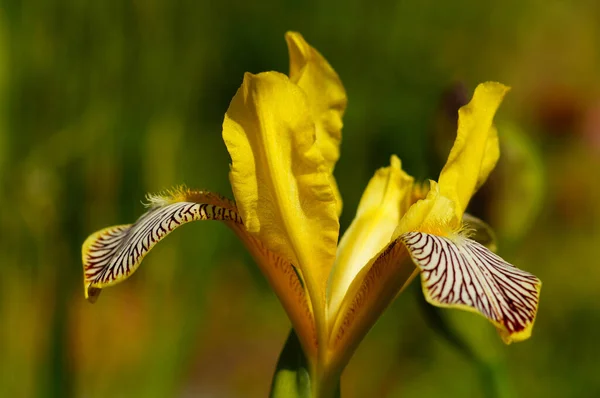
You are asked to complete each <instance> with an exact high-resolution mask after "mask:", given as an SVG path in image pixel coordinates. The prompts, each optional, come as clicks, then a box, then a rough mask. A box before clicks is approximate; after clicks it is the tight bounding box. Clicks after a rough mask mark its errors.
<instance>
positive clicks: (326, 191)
mask: <svg viewBox="0 0 600 398" xmlns="http://www.w3.org/2000/svg"><path fill="white" fill-rule="evenodd" d="M223 139H224V140H225V144H226V145H227V149H228V151H229V154H230V156H231V160H232V164H231V172H230V174H229V177H230V180H231V185H232V188H233V193H234V195H235V199H236V202H237V206H238V209H239V211H240V215H241V216H242V219H243V221H244V224H245V225H246V228H247V229H248V231H249V233H250V234H252V235H253V236H255V237H256V238H258V239H259V240H260V241H261V242H263V243H264V244H265V245H266V246H267V247H268V248H269V249H270V250H272V251H274V252H276V253H279V254H280V255H282V256H284V257H285V258H286V259H288V260H290V261H291V262H292V263H293V264H294V265H296V266H298V267H299V269H300V271H301V272H302V274H303V276H304V279H305V282H306V284H307V288H308V290H309V292H310V294H311V300H317V301H322V302H324V300H325V289H326V280H327V276H328V275H329V271H330V269H331V267H332V265H333V261H334V259H335V251H336V246H337V238H338V232H339V222H338V217H337V211H336V201H335V197H334V195H333V192H332V189H331V185H330V183H329V174H328V168H327V166H326V165H325V161H324V159H323V156H322V155H321V151H320V150H319V148H318V147H317V145H316V144H315V126H314V122H313V120H312V117H311V113H310V110H309V105H308V100H307V97H306V94H305V93H304V92H303V91H302V90H301V89H300V88H299V87H298V86H297V85H295V84H294V83H292V82H290V80H289V79H288V77H287V76H285V75H283V74H280V73H276V72H266V73H260V74H258V75H252V74H249V73H247V74H246V75H245V76H244V82H243V84H242V86H241V87H240V89H239V90H238V91H237V93H236V95H235V97H234V98H233V100H232V101H231V104H230V106H229V109H228V110H227V113H226V115H225V120H224V122H223ZM315 295H316V297H315ZM313 306H314V307H315V312H318V309H319V305H318V304H317V303H315V302H313ZM316 316H317V317H319V316H321V317H324V314H323V315H317V314H316Z"/></svg>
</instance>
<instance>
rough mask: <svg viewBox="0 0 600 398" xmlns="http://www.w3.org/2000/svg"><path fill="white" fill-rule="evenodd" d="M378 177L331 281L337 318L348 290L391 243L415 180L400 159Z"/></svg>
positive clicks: (348, 234)
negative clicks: (404, 169) (405, 169)
mask: <svg viewBox="0 0 600 398" xmlns="http://www.w3.org/2000/svg"><path fill="white" fill-rule="evenodd" d="M390 163H391V165H390V166H389V167H384V168H381V169H379V170H377V172H376V173H375V175H374V176H373V178H371V181H369V184H368V185H367V188H366V189H365V192H364V193H363V196H362V198H361V200H360V204H359V205H358V211H357V212H356V217H355V218H354V220H353V221H352V224H351V225H350V228H348V230H347V231H346V233H345V234H344V236H343V237H342V239H341V241H340V244H339V247H338V251H337V257H336V260H335V264H334V268H333V270H332V273H331V276H330V279H329V303H328V304H329V310H330V314H332V315H335V314H336V313H337V309H338V308H339V306H340V305H341V302H342V300H343V298H344V296H345V294H346V291H347V290H348V287H349V286H350V284H351V283H352V281H353V280H354V278H355V277H356V275H357V274H358V273H359V272H360V270H361V269H362V268H363V267H364V266H365V265H367V263H368V262H369V260H371V259H372V258H373V257H374V256H375V255H377V254H378V253H379V252H380V251H381V250H382V249H383V248H384V247H385V246H386V245H387V244H388V243H389V242H390V238H391V236H392V233H393V232H394V229H395V228H396V226H397V225H398V221H399V220H400V217H401V216H402V212H403V211H405V210H406V207H407V203H406V202H407V199H409V198H410V193H411V187H412V183H413V178H412V177H410V176H409V175H408V174H406V173H405V172H404V171H403V170H402V168H401V165H400V159H398V158H397V157H396V156H392V158H391V161H390Z"/></svg>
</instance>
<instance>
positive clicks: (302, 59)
mask: <svg viewBox="0 0 600 398" xmlns="http://www.w3.org/2000/svg"><path fill="white" fill-rule="evenodd" d="M285 38H286V41H287V44H288V51H289V56H290V80H291V81H292V82H294V83H296V84H297V85H298V86H299V87H300V88H301V89H302V90H303V91H304V92H305V93H306V95H307V96H308V102H309V107H310V112H311V114H312V116H313V120H314V121H315V127H316V133H317V141H316V144H317V147H318V148H319V150H320V151H321V153H322V154H323V157H324V158H325V164H326V165H327V167H328V168H329V173H333V168H334V167H335V163H336V162H337V160H338V158H339V157H340V141H341V139H342V116H343V115H344V111H345V110H346V104H347V98H346V90H344V86H343V85H342V82H341V80H340V78H339V76H338V75H337V73H336V72H335V70H333V68H332V67H331V65H329V63H328V62H327V60H326V59H325V58H324V57H323V56H322V55H321V54H320V53H319V52H318V51H317V50H315V49H314V48H313V47H311V46H310V45H309V44H308V43H307V42H306V41H305V40H304V38H303V37H302V35H301V34H300V33H296V32H288V33H287V34H286V35H285ZM330 179H331V184H332V186H333V189H334V194H335V195H336V200H337V201H338V214H339V213H340V212H341V210H342V199H341V196H340V194H339V191H338V188H337V184H336V182H335V178H334V177H333V174H332V175H331V177H330Z"/></svg>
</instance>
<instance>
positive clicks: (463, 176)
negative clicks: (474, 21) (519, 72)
mask: <svg viewBox="0 0 600 398" xmlns="http://www.w3.org/2000/svg"><path fill="white" fill-rule="evenodd" d="M508 90H509V88H508V87H506V86H504V85H502V84H500V83H494V82H488V83H482V84H480V85H478V86H477V88H476V89H475V93H474V94H473V98H472V99H471V102H469V103H468V104H467V105H465V106H463V107H462V108H460V110H459V111H458V132H457V136H456V140H455V141H454V146H453V147H452V150H451V151H450V155H449V156H448V160H447V162H446V165H445V166H444V168H443V169H442V172H441V173H440V178H439V180H438V182H439V185H440V192H441V194H442V195H443V196H445V197H447V198H449V199H450V200H452V201H453V202H455V203H456V209H455V210H456V213H457V214H456V215H457V217H458V218H459V219H460V218H461V217H462V213H463V212H464V211H465V209H466V208H467V205H468V203H469V200H470V199H471V196H473V194H474V193H475V191H476V190H477V189H478V188H479V187H480V186H481V184H483V183H484V182H485V180H486V179H487V177H488V175H489V173H490V172H491V171H492V169H493V168H494V166H495V165H496V162H497V161H498V157H499V155H500V150H499V147H498V133H497V131H496V128H495V127H494V126H493V125H492V122H493V119H494V115H495V114H496V110H497V109H498V107H499V106H500V104H501V102H502V99H503V98H504V95H505V94H506V93H507V92H508Z"/></svg>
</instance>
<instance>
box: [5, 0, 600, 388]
mask: <svg viewBox="0 0 600 398" xmlns="http://www.w3.org/2000/svg"><path fill="white" fill-rule="evenodd" d="M286 30H297V31H300V32H301V33H302V34H303V35H304V36H305V38H306V39H307V40H308V41H309V43H311V44H312V45H313V46H315V47H316V48H317V49H318V50H319V51H321V52H322V53H323V54H324V55H325V56H326V58H327V59H328V60H329V61H330V63H331V64H332V65H333V66H334V68H335V69H336V70H337V72H338V73H339V75H340V77H341V79H342V81H343V82H344V84H345V86H346V89H347V91H348V97H349V105H348V110H347V114H346V116H345V119H344V121H345V127H344V131H343V134H344V135H343V143H342V157H341V159H340V161H339V163H338V166H337V168H336V171H335V174H336V177H337V179H338V183H339V186H340V190H341V193H342V195H343V198H344V205H345V207H344V213H343V216H342V220H341V223H342V230H344V229H345V228H346V227H347V226H348V225H349V223H350V222H351V220H352V217H353V215H354V212H355V209H356V206H357V204H358V201H359V199H360V195H361V193H362V190H363V188H364V187H365V186H366V183H367V181H368V179H369V178H370V177H371V175H372V173H373V172H374V171H375V169H376V168H377V167H381V166H385V165H386V164H388V160H389V156H390V155H391V154H392V153H396V154H398V155H399V156H400V157H401V158H402V160H403V166H404V168H405V169H406V170H407V171H409V172H410V173H411V174H413V175H415V176H416V177H418V178H421V179H422V178H427V177H432V178H437V173H438V172H439V169H440V167H441V165H442V164H443V161H444V159H445V156H446V153H447V150H448V148H449V145H450V143H451V141H452V139H453V135H454V133H455V122H456V120H455V118H456V116H455V115H456V110H457V108H458V106H460V104H462V103H463V102H464V101H465V100H466V99H467V98H469V97H470V95H471V92H472V90H473V89H474V87H475V85H476V84H477V83H479V82H482V81H485V80H498V81H501V82H503V83H505V84H508V85H511V86H512V87H513V90H512V91H511V93H510V94H509V96H508V97H507V99H506V100H505V103H504V104H503V105H502V108H501V110H500V113H499V115H498V116H497V119H496V120H497V121H498V126H499V128H500V135H501V142H502V158H501V161H500V163H499V165H498V167H497V169H496V171H495V172H494V173H493V175H492V176H491V177H490V180H489V182H488V184H486V186H485V188H484V189H483V190H482V191H480V192H479V193H478V195H477V197H476V198H475V199H474V201H473V202H472V203H471V211H472V212H473V213H474V214H476V215H478V216H480V217H483V218H485V219H486V220H487V221H489V223H490V224H491V225H492V226H494V227H495V228H496V230H497V232H498V236H499V248H500V254H501V255H502V256H503V257H504V258H506V259H507V260H509V261H511V262H512V263H514V264H516V265H518V266H519V267H521V268H523V269H525V270H528V271H530V272H532V273H534V274H536V275H537V276H538V277H539V278H540V279H542V281H543V283H544V287H543V289H542V297H541V307H540V311H539V315H538V319H537V322H536V326H535V329H534V335H533V337H532V339H530V340H529V341H527V342H524V343H520V344H514V345H511V346H508V347H507V346H504V345H503V344H502V342H501V341H500V339H499V338H498V337H497V336H496V334H495V331H494V328H493V327H492V326H490V325H489V324H488V323H487V322H485V320H483V319H482V318H479V317H477V316H475V315H472V314H464V313H458V312H456V311H454V312H452V311H445V312H443V313H442V316H443V317H444V318H443V319H442V320H440V318H438V314H437V313H432V312H431V310H429V309H425V308H426V307H424V306H422V305H421V303H422V297H421V294H420V289H419V287H418V286H417V284H415V285H414V286H412V287H411V289H409V290H408V291H406V293H405V294H403V295H402V296H401V297H400V298H399V299H398V300H397V301H396V302H395V303H394V304H393V305H392V307H391V308H390V309H389V310H388V311H387V312H386V313H385V315H384V316H383V318H382V319H381V320H380V321H379V323H378V324H377V325H376V326H375V327H374V328H373V330H372V331H371V332H370V334H369V335H368V336H367V338H366V339H365V341H364V342H363V343H362V345H361V346H360V348H359V350H358V351H357V353H356V355H355V357H354V358H353V360H352V362H351V363H350V365H349V367H348V368H347V370H346V372H345V374H344V377H343V380H342V392H343V394H344V396H345V397H348V398H350V397H366V396H378V397H379V396H381V397H441V396H451V397H480V396H489V397H492V396H498V397H521V396H523V397H524V396H528V397H566V396H568V397H595V396H600V378H598V375H599V374H600V362H599V360H598V358H600V343H599V342H598V336H599V335H600V293H599V290H598V289H599V286H600V284H599V281H600V263H599V261H598V258H599V257H598V247H599V246H600V232H599V228H598V223H599V222H600V184H599V183H600V176H599V175H600V3H598V2H596V1H592V0H589V1H580V2H562V1H545V0H544V1H542V0H524V1H521V0H520V1H516V0H507V1H502V2H501V1H497V2H481V1H451V2H450V1H449V2H442V1H399V0H394V1H389V0H386V1H381V2H377V3H376V2H373V1H359V0H344V1H342V0H337V1H330V2H321V1H317V0H312V1H308V2H300V1H295V0H288V1H284V2H276V1H264V2H260V3H258V2H251V1H233V2H226V1H223V2H217V1H214V2H203V1H197V2H193V1H190V2H185V1H164V0H162V1H161V0H146V1H132V2H128V1H126V2H122V1H116V0H114V1H112V0H111V1H108V0H107V1H95V2H94V1H91V2H90V1H83V0H71V1H67V0H46V1H33V0H30V1H23V2H22V1H16V0H2V1H1V2H0V203H1V204H2V211H1V213H0V223H1V226H0V396H2V397H90V398H92V397H191V396H202V397H229V396H234V397H235V396H244V397H254V396H256V397H262V396H266V394H267V392H268V389H269V383H270V379H271V376H272V372H273V369H274V366H275V363H276V360H277V356H278V354H279V351H280V349H281V347H282V344H283V342H284V341H285V339H286V336H287V332H288V328H289V322H288V320H287V318H286V316H285V314H284V312H283V310H282V309H281V307H280V305H279V303H278V302H277V300H276V298H275V297H274V295H273V294H272V292H271V291H270V290H269V287H268V285H267V284H266V282H265V281H264V279H263V277H262V275H261V274H260V273H259V272H258V271H257V268H256V266H255V265H254V264H253V262H252V259H251V258H250V256H249V255H248V254H246V253H245V252H244V250H243V248H242V245H241V244H240V243H239V242H238V241H237V240H236V238H235V237H234V235H233V234H232V233H231V232H230V231H229V230H228V229H227V228H226V227H224V226H223V225H220V224H218V223H210V222H206V223H193V224H191V225H189V226H185V227H183V228H182V231H178V232H176V233H174V234H173V235H172V236H171V237H169V238H168V239H167V240H166V241H165V242H163V243H161V244H160V245H159V246H158V247H157V248H156V249H155V250H154V251H153V253H152V254H151V255H150V256H149V257H148V258H147V259H146V260H145V262H144V265H143V266H142V268H141V269H140V271H139V272H137V273H136V274H135V275H134V276H133V277H132V278H131V279H129V280H128V281H127V282H126V283H123V284H122V285H119V286H118V287H115V288H111V289H108V290H107V291H105V292H104V294H103V295H102V297H100V299H99V301H98V302H97V303H96V304H95V305H91V304H89V303H87V302H86V301H85V300H84V298H83V289H82V269H81V259H80V247H81V243H82V242H83V241H84V239H85V238H86V236H87V235H88V234H89V233H91V232H93V231H95V230H97V229H100V228H102V227H105V226H108V225H112V224H120V223H127V222H132V221H133V220H135V219H136V218H137V217H138V216H139V215H140V214H142V212H143V211H144V209H143V206H142V205H141V203H140V202H141V200H143V198H144V195H145V194H146V193H147V192H156V191H160V190H162V189H165V188H169V187H172V186H174V185H177V184H181V183H186V184H187V185H188V186H189V187H194V188H201V189H208V190H211V191H216V192H221V193H223V194H226V195H228V196H229V197H232V196H231V190H230V187H229V183H228V179H227V172H228V162H229V158H228V154H227V152H226V149H225V146H224V144H223V142H222V140H221V135H220V134H221V127H220V125H221V123H222V120H223V115H224V112H225V110H226V109H227V106H228V103H229V101H230V99H231V97H232V96H233V94H234V93H235V90H236V89H237V87H238V86H239V85H240V83H241V80H242V76H243V73H244V72H245V71H251V72H260V71H264V70H279V71H282V72H287V62H288V61H287V50H286V46H285V41H284V39H283V34H284V33H285V31H286ZM441 321H443V322H444V323H446V324H447V328H446V329H445V331H444V330H441V329H440V328H439V323H440V322H441ZM435 325H438V327H436V326H435ZM449 331H452V333H454V337H456V336H458V337H457V338H458V339H460V340H462V342H457V341H454V344H452V343H449V341H451V340H452V336H450V335H449V333H450V332H449ZM444 336H446V338H445V337H444ZM448 336H450V338H448ZM461 344H462V345H467V346H468V347H470V348H469V350H460V349H457V348H456V347H457V346H460V345H461ZM466 351H471V352H472V353H471V354H467V353H466ZM474 357H476V358H477V360H473V358H474Z"/></svg>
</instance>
